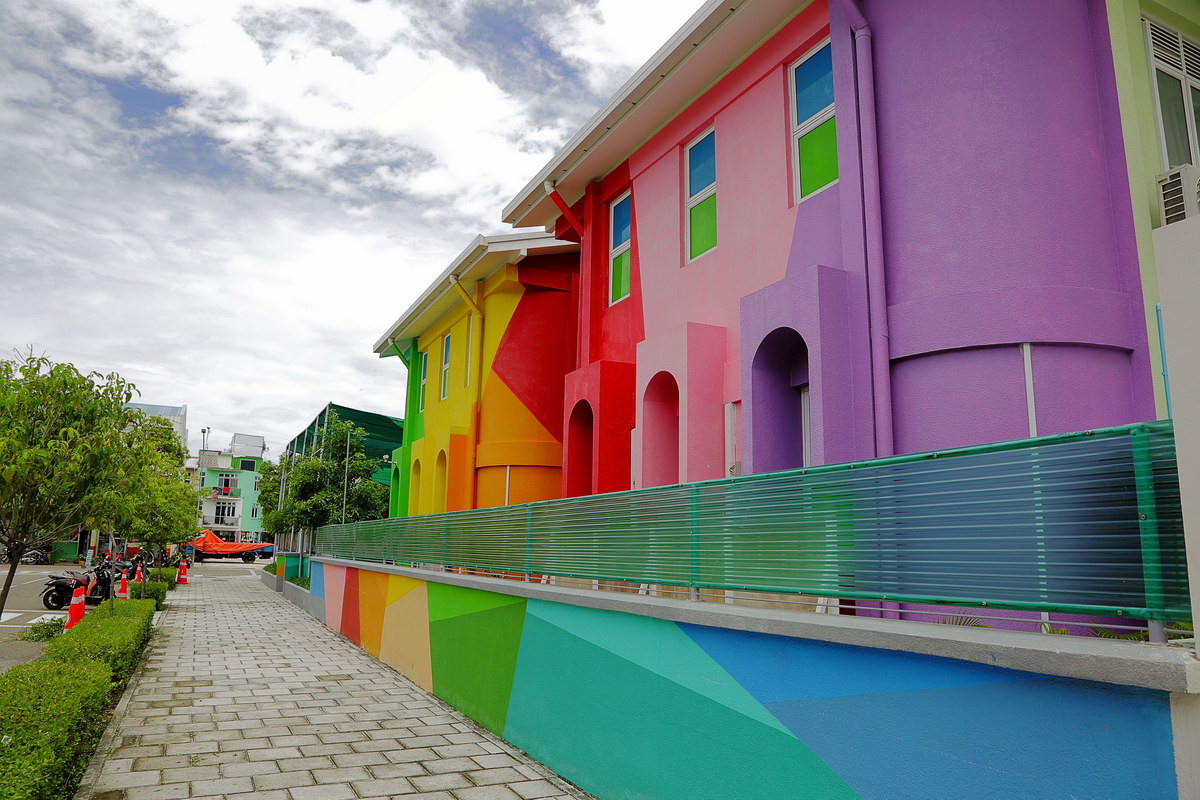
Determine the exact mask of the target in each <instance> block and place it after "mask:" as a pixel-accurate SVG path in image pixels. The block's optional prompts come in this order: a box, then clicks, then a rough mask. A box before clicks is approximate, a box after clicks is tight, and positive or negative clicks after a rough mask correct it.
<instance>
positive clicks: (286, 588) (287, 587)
mask: <svg viewBox="0 0 1200 800" xmlns="http://www.w3.org/2000/svg"><path fill="white" fill-rule="evenodd" d="M283 596H284V598H285V599H287V600H290V601H291V602H292V603H294V604H296V605H298V606H300V607H301V608H303V609H304V610H305V611H307V612H308V613H309V614H311V615H313V616H314V617H316V618H317V619H319V620H321V622H324V621H325V600H324V598H321V597H314V596H313V595H312V593H311V592H309V591H308V590H306V589H303V588H301V587H299V586H297V585H296V584H294V583H288V582H287V581H284V582H283Z"/></svg>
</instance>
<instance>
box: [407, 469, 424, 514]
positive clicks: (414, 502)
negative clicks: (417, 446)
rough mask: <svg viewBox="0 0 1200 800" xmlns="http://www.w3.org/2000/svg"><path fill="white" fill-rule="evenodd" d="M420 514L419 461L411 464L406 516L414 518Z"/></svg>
mask: <svg viewBox="0 0 1200 800" xmlns="http://www.w3.org/2000/svg"><path fill="white" fill-rule="evenodd" d="M420 513H421V459H419V458H418V459H417V460H416V461H414V462H413V465H412V472H411V473H410V474H409V476H408V515H409V516H410V517H415V516H416V515H417V514H420Z"/></svg>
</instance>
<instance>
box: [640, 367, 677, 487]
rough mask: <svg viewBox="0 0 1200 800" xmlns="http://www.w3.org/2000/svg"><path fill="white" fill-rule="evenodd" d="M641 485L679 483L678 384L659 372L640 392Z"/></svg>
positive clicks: (666, 373)
mask: <svg viewBox="0 0 1200 800" xmlns="http://www.w3.org/2000/svg"><path fill="white" fill-rule="evenodd" d="M642 425H643V432H642V485H643V486H666V485H669V484H672V483H679V384H678V383H676V381H675V376H673V375H672V374H671V373H669V372H660V373H658V374H657V375H655V376H654V377H653V378H651V379H650V382H649V383H648V384H646V393H645V394H644V395H643V396H642Z"/></svg>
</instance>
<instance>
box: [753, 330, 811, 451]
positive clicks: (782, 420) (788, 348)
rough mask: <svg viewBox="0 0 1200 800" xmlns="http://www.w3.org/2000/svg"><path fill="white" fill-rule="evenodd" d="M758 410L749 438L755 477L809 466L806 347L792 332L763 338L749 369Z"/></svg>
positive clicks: (774, 331) (809, 432)
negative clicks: (762, 473) (752, 443)
mask: <svg viewBox="0 0 1200 800" xmlns="http://www.w3.org/2000/svg"><path fill="white" fill-rule="evenodd" d="M750 380H751V398H752V402H753V404H754V406H753V409H752V410H753V415H752V422H751V425H752V427H753V430H751V431H750V436H751V437H752V441H753V442H754V463H753V465H752V466H753V469H754V471H755V472H774V471H775V470H781V469H793V468H796V467H803V466H806V465H807V464H809V463H811V459H810V457H809V449H810V447H811V431H810V424H809V420H810V414H809V407H808V401H809V374H808V345H806V344H805V343H804V337H802V336H801V335H800V334H799V333H797V332H796V331H794V330H792V329H791V328H776V329H775V330H773V331H771V332H770V333H768V334H767V335H766V337H764V338H763V340H762V342H761V343H760V344H759V346H758V350H757V351H755V353H754V362H753V364H752V365H751V372H750Z"/></svg>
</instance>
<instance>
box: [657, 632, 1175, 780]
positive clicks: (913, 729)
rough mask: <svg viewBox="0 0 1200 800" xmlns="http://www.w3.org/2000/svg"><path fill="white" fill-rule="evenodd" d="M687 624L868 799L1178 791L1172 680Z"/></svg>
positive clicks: (749, 688)
mask: <svg viewBox="0 0 1200 800" xmlns="http://www.w3.org/2000/svg"><path fill="white" fill-rule="evenodd" d="M680 628H682V629H683V631H684V632H685V633H687V635H688V636H689V637H691V639H692V640H693V641H695V642H696V643H697V644H699V645H700V646H701V647H702V648H703V649H704V651H705V652H706V653H707V654H708V655H709V656H711V657H712V658H713V660H714V661H716V662H717V663H718V664H720V665H721V666H722V667H723V668H724V669H725V670H727V671H728V673H729V674H730V676H731V677H732V679H733V680H735V681H737V682H738V683H739V684H740V685H741V686H743V687H744V688H745V689H746V690H747V691H748V692H750V694H752V695H753V696H754V697H755V698H756V699H757V700H758V701H759V702H761V703H762V704H763V706H764V707H765V708H766V709H767V710H769V711H770V712H771V713H772V714H774V715H775V717H776V718H777V719H779V721H780V722H782V723H783V724H784V725H786V726H787V728H788V730H790V731H791V732H792V733H793V734H794V735H795V736H796V738H797V739H799V740H800V741H801V742H803V743H804V744H805V745H806V746H807V747H808V748H809V749H811V750H812V751H813V752H814V753H815V754H816V755H817V756H818V757H820V759H821V760H822V761H823V762H824V763H825V764H826V765H828V766H829V767H830V768H831V769H832V770H833V771H834V772H836V773H837V774H838V775H839V776H840V777H841V778H842V779H844V780H845V781H846V783H847V784H848V785H849V786H851V787H852V788H853V789H854V791H855V792H857V794H858V796H860V797H862V798H864V800H929V799H930V798H956V800H974V799H976V798H977V799H978V800H991V799H992V798H1064V800H1066V799H1067V798H1113V800H1116V799H1117V798H1144V799H1145V800H1168V799H1171V800H1173V799H1174V798H1176V797H1177V796H1178V794H1177V791H1176V787H1175V767H1174V753H1173V749H1172V740H1171V723H1170V708H1169V698H1168V696H1167V695H1166V693H1164V692H1153V691H1148V690H1141V689H1123V688H1120V687H1116V686H1108V685H1104V684H1097V683H1090V682H1086V681H1075V680H1069V679H1062V678H1050V677H1045V676H1041V675H1037V674H1033V673H1028V672H1018V671H1015V670H1006V669H1000V668H996V667H989V666H986V665H980V664H973V663H970V662H963V661H955V660H952V659H946V658H936V657H932V656H924V655H918V654H913V653H901V652H892V651H886V650H873V649H869V648H863V647H850V646H845V645H836V644H829V643H825V642H812V641H807V640H803V639H792V638H788V637H783V636H771V635H765V634H754V633H744V632H741V631H730V630H724V629H719V628H708V627H702V626H697V625H683V624H681V625H680ZM1106 753H1107V754H1111V756H1110V757H1106V756H1105V754H1106ZM1084 765H1086V767H1085V766H1084ZM1131 765H1137V767H1136V768H1131Z"/></svg>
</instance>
